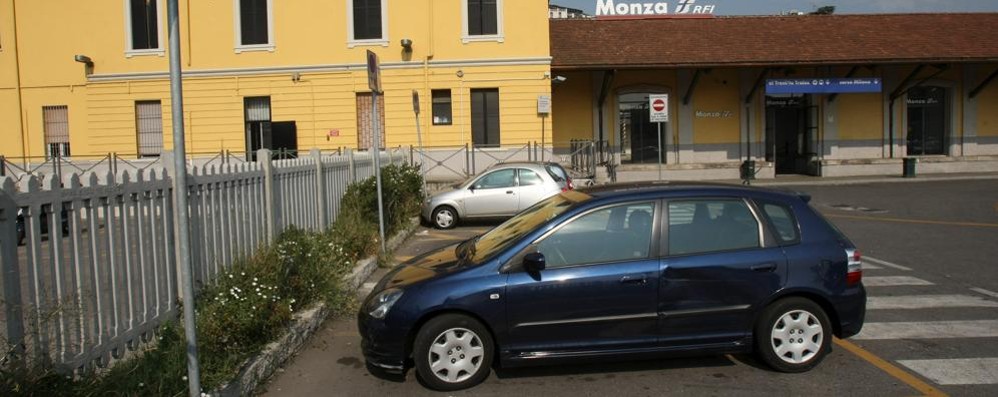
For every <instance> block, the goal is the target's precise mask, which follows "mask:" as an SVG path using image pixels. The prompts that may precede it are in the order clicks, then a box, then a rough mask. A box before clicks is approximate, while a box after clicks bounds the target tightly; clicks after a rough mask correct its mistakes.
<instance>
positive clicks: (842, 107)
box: [835, 94, 884, 140]
mask: <svg viewBox="0 0 998 397" xmlns="http://www.w3.org/2000/svg"><path fill="white" fill-rule="evenodd" d="M835 101H836V105H837V106H838V116H837V118H836V119H835V122H837V123H838V127H839V130H838V132H839V138H838V139H840V140H870V139H876V140H879V139H881V137H882V136H883V134H884V107H883V95H882V94H842V95H839V96H838V97H836V99H835Z"/></svg>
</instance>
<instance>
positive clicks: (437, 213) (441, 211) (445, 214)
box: [430, 205, 458, 229]
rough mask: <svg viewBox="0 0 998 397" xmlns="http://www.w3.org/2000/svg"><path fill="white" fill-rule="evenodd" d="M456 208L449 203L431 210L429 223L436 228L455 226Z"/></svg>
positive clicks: (456, 218)
mask: <svg viewBox="0 0 998 397" xmlns="http://www.w3.org/2000/svg"><path fill="white" fill-rule="evenodd" d="M457 221H458V216H457V210H455V209H454V207H451V206H449V205H441V206H439V207H437V208H436V209H434V210H433V214H432V215H430V223H431V224H433V227H436V228H437V229H452V228H454V226H457Z"/></svg>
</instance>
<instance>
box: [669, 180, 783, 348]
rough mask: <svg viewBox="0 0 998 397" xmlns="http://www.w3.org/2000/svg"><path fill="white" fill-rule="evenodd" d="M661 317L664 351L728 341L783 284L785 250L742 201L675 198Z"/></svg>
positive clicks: (671, 207)
mask: <svg viewBox="0 0 998 397" xmlns="http://www.w3.org/2000/svg"><path fill="white" fill-rule="evenodd" d="M666 207H667V211H666V212H667V214H668V220H667V224H668V228H667V231H666V233H667V235H666V240H667V241H668V243H667V252H668V255H667V256H665V257H664V258H663V259H662V261H661V269H662V274H661V281H660V289H659V298H658V299H659V304H658V311H659V314H660V316H661V317H660V320H659V326H660V329H661V333H662V339H661V342H662V344H663V345H666V346H677V345H689V344H709V343H730V342H735V341H738V340H740V339H742V338H745V337H747V336H748V335H749V334H748V332H751V328H752V324H753V321H754V313H755V312H756V311H757V310H758V309H759V307H758V306H759V305H760V304H761V303H763V302H764V301H765V300H766V299H767V298H768V297H770V296H771V295H772V294H773V293H775V292H776V291H777V290H779V289H780V288H781V287H782V286H783V284H784V283H785V282H786V276H787V260H786V257H785V255H784V253H783V250H782V249H781V248H780V247H778V246H773V247H767V245H775V244H772V243H771V242H770V243H768V244H767V242H766V239H765V238H764V230H763V228H762V226H761V225H762V223H761V222H760V218H759V217H758V216H757V214H756V213H755V211H754V207H752V206H751V205H749V204H748V203H747V202H746V201H744V200H742V199H737V198H732V199H703V200H670V201H669V202H668V203H667V205H666Z"/></svg>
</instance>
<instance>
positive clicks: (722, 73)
mask: <svg viewBox="0 0 998 397" xmlns="http://www.w3.org/2000/svg"><path fill="white" fill-rule="evenodd" d="M677 100H682V99H681V98H677ZM691 103H692V105H693V143H696V144H704V143H738V142H740V141H741V140H740V134H741V127H740V124H739V122H740V120H741V114H742V113H741V109H742V106H741V101H740V100H739V87H738V73H737V71H736V70H734V69H715V70H713V71H711V73H710V74H705V75H701V76H700V81H699V82H698V83H697V86H696V89H695V90H694V92H693V98H692V101H691ZM698 111H704V112H722V115H723V113H724V112H730V115H729V116H728V117H697V115H696V112H698Z"/></svg>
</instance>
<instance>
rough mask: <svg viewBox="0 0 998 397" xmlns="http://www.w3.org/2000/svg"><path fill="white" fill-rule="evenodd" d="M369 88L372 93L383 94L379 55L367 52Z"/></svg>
mask: <svg viewBox="0 0 998 397" xmlns="http://www.w3.org/2000/svg"><path fill="white" fill-rule="evenodd" d="M367 87H368V88H370V89H371V92H377V93H381V63H380V62H379V61H378V54H375V53H374V51H371V50H367Z"/></svg>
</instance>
